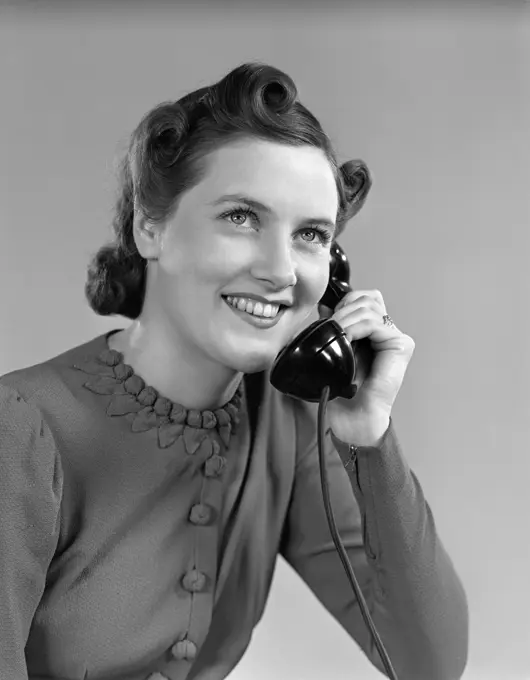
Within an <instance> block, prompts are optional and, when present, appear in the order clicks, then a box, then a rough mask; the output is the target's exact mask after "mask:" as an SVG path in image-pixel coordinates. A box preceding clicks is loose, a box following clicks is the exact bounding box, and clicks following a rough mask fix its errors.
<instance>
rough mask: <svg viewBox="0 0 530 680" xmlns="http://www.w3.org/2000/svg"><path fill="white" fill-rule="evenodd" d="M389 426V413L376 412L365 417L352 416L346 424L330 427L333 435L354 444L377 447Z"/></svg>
mask: <svg viewBox="0 0 530 680" xmlns="http://www.w3.org/2000/svg"><path fill="white" fill-rule="evenodd" d="M389 427H390V415H389V414H377V415H373V416H371V417H368V416H366V417H365V418H355V420H354V419H353V418H352V419H351V422H349V423H348V424H347V425H346V426H344V427H340V428H338V429H336V428H332V432H333V434H334V436H335V437H336V438H337V439H339V440H340V441H342V442H345V443H347V444H353V445H354V446H370V447H375V448H377V447H379V446H380V445H381V444H382V442H383V440H384V438H385V435H386V433H387V431H388V428H389Z"/></svg>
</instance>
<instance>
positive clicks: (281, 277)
mask: <svg viewBox="0 0 530 680" xmlns="http://www.w3.org/2000/svg"><path fill="white" fill-rule="evenodd" d="M251 274H252V276H254V278H256V279H259V280H260V281H267V282H268V283H269V287H270V288H271V290H274V291H282V290H285V289H286V288H290V287H293V286H295V285H296V282H297V276H296V261H295V259H294V257H293V251H292V247H291V245H290V243H289V242H288V240H287V239H286V238H285V235H283V236H278V235H269V238H263V239H260V242H259V244H258V255H257V258H256V260H255V261H254V265H253V267H252V270H251Z"/></svg>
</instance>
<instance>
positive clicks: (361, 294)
mask: <svg viewBox="0 0 530 680" xmlns="http://www.w3.org/2000/svg"><path fill="white" fill-rule="evenodd" d="M355 303H356V305H355V307H360V306H363V305H366V306H369V307H373V308H374V309H379V310H380V311H381V314H386V307H385V301H384V300H383V296H382V295H381V293H380V292H379V291H369V290H354V291H351V292H350V293H348V294H347V295H345V296H344V297H343V298H342V300H341V301H340V302H339V304H338V305H337V306H336V307H335V311H338V310H339V309H343V308H344V307H346V306H348V307H349V306H350V305H354V304H355Z"/></svg>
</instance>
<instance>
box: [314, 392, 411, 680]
mask: <svg viewBox="0 0 530 680" xmlns="http://www.w3.org/2000/svg"><path fill="white" fill-rule="evenodd" d="M329 392H330V388H329V386H326V387H324V389H323V390H322V396H321V397H320V401H319V404H318V459H319V462H320V481H321V483H322V498H323V499H324V508H325V510H326V516H327V518H328V524H329V529H330V531H331V536H332V538H333V542H334V543H335V547H336V548H337V552H338V553H339V557H340V561H341V562H342V566H343V567H344V570H345V571H346V576H347V577H348V581H349V582H350V585H351V587H352V589H353V592H354V593H355V597H356V598H357V602H358V603H359V607H360V610H361V614H362V617H363V619H364V622H365V624H366V626H367V628H368V630H369V631H370V633H371V634H372V637H373V639H374V642H375V646H376V647H377V651H378V652H379V656H380V657H381V660H382V662H383V666H384V667H385V670H386V673H387V675H388V677H389V678H390V680H398V677H397V675H396V673H395V671H394V669H393V667H392V663H391V661H390V658H389V656H388V654H387V651H386V649H385V648H384V645H383V643H382V641H381V638H380V637H379V633H378V632H377V630H376V628H375V625H374V622H373V621H372V617H371V616H370V613H369V611H368V607H367V605H366V600H365V599H364V596H363V593H362V591H361V588H360V587H359V584H358V583H357V579H356V578H355V574H354V572H353V568H352V566H351V564H350V561H349V559H348V555H347V554H346V550H345V548H344V545H343V543H342V540H341V538H340V536H339V532H338V531H337V525H336V524H335V516H334V515H333V508H332V507H331V503H330V499H329V488H328V475H327V470H326V465H325V461H324V427H325V423H324V415H325V412H326V406H327V403H328V399H329Z"/></svg>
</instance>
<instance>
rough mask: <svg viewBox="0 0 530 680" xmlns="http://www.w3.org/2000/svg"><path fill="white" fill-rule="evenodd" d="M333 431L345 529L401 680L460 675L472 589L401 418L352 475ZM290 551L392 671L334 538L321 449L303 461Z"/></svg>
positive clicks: (340, 525)
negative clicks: (406, 445) (422, 480)
mask: <svg viewBox="0 0 530 680" xmlns="http://www.w3.org/2000/svg"><path fill="white" fill-rule="evenodd" d="M332 437H333V436H332V434H331V431H330V430H328V431H327V433H326V437H325V447H326V453H325V460H326V469H327V472H328V481H329V493H330V499H331V504H332V507H333V512H334V515H335V519H336V524H337V529H338V531H339V534H340V536H341V539H342V541H343V543H344V546H345V549H346V551H347V554H348V558H349V560H350V563H351V564H352V567H353V570H354V572H355V575H356V577H357V580H358V582H359V585H360V587H361V589H362V591H363V594H364V597H365V599H366V602H367V605H368V607H369V610H370V614H371V616H372V619H373V621H374V624H375V626H376V628H377V630H378V632H379V634H380V636H381V639H382V641H383V644H384V645H385V648H386V650H387V652H388V654H389V656H390V659H391V661H392V665H393V667H394V669H395V671H396V673H397V676H398V678H400V680H401V678H403V680H458V678H461V676H462V674H463V672H464V669H465V666H466V662H467V652H468V607H467V599H466V595H465V592H464V589H463V587H462V584H461V582H460V579H459V577H458V575H457V574H456V572H455V569H454V567H453V564H452V562H451V559H450V557H449V556H448V554H447V552H446V551H445V549H444V547H443V545H442V543H441V541H440V539H439V537H438V535H437V532H436V528H435V523H434V519H433V516H432V513H431V510H430V508H429V506H428V504H427V502H426V501H425V499H424V495H423V492H422V489H421V487H420V484H419V482H418V480H417V478H416V477H415V475H414V473H413V472H412V471H411V470H410V469H409V466H408V464H407V462H406V460H405V458H404V457H403V455H402V452H401V449H400V446H399V443H398V440H397V438H396V435H395V432H394V429H393V424H392V422H391V424H390V427H389V429H388V430H387V432H386V433H385V437H384V438H383V442H382V444H381V445H380V447H379V448H373V447H360V448H358V450H357V460H356V464H355V465H354V466H353V470H351V471H349V472H348V471H346V470H345V468H344V464H345V462H346V461H347V459H348V458H349V456H348V446H347V445H346V446H343V445H342V443H340V442H339V440H336V439H335V438H334V437H333V438H332ZM334 442H335V444H336V445H337V446H335V445H334ZM341 458H342V459H341ZM349 467H350V466H349ZM281 552H282V554H283V556H284V557H285V558H286V560H287V561H288V562H289V564H291V566H292V567H293V568H294V569H295V570H296V571H297V572H298V574H299V575H300V576H301V577H302V578H303V579H304V581H305V582H306V583H307V585H308V586H309V587H310V588H311V590H312V591H313V592H314V594H315V595H316V596H317V598H318V599H319V600H320V601H321V602H322V604H323V605H324V606H325V607H326V609H327V610H328V611H329V612H330V613H331V614H332V615H333V616H334V617H335V618H336V620H337V621H338V622H339V623H340V624H341V625H342V626H343V627H344V629H345V630H346V631H347V632H348V633H349V634H350V636H351V637H352V638H353V639H354V640H355V641H356V642H357V643H358V644H359V646H360V647H361V649H362V650H363V651H364V653H365V654H366V655H367V657H368V659H369V660H370V661H371V663H372V664H373V665H374V666H375V667H376V668H378V669H379V670H380V671H381V672H382V673H383V674H385V676H386V673H385V671H384V667H383V665H382V662H381V659H380V657H379V653H378V651H377V648H376V647H375V645H374V644H373V641H372V639H371V635H370V633H369V631H368V629H367V628H366V626H365V624H364V621H363V619H362V616H361V613H360V610H359V606H358V603H357V600H356V598H355V595H354V593H353V591H352V589H351V586H350V584H349V582H348V581H347V578H346V574H345V572H344V569H343V566H342V564H341V562H340V559H339V557H338V554H337V552H336V548H335V544H334V543H333V540H332V537H331V533H330V530H329V526H328V522H327V518H326V514H325V510H324V504H323V501H322V490H321V481H320V468H319V460H318V449H317V446H316V445H313V446H312V447H310V448H309V449H308V451H307V452H306V453H305V455H303V456H302V457H300V459H299V461H298V464H297V468H296V471H295V482H294V490H293V494H292V498H291V503H290V508H289V513H288V519H287V523H286V530H285V534H284V538H283V543H282V550H281Z"/></svg>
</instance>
